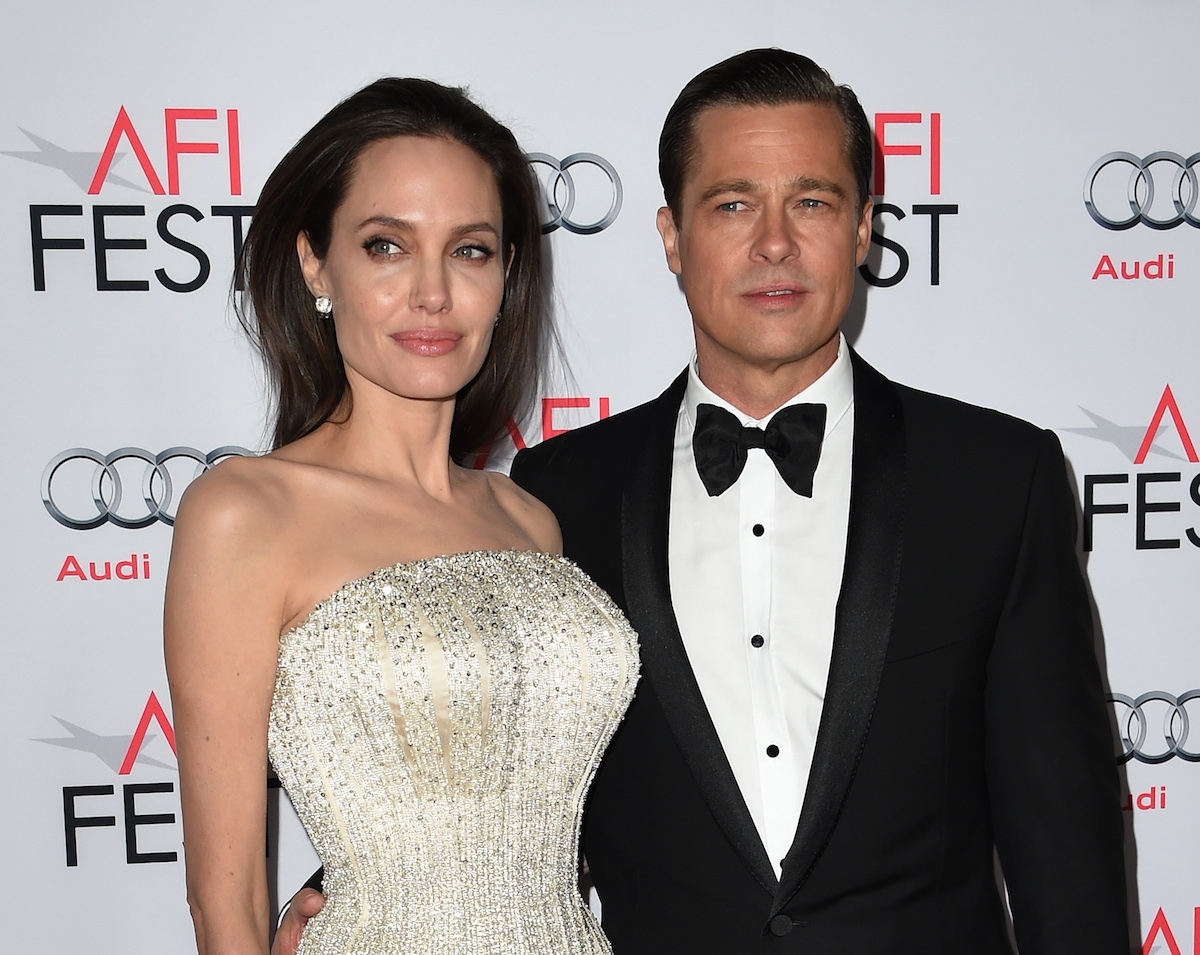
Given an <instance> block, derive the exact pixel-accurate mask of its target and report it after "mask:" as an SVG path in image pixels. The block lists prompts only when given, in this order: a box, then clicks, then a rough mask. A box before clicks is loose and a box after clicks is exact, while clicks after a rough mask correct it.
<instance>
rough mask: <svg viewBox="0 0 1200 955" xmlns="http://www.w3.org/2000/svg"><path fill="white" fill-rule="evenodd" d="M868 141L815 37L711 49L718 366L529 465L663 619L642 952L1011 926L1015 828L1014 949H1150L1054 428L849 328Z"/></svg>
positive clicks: (589, 851)
mask: <svg viewBox="0 0 1200 955" xmlns="http://www.w3.org/2000/svg"><path fill="white" fill-rule="evenodd" d="M871 152H872V144H871V135H870V129H869V126H868V124H867V120H866V117H865V116H864V114H863V112H862V108H861V107H860V106H859V104H858V101H857V99H856V98H855V97H854V94H853V93H852V92H851V91H850V90H849V88H848V87H838V86H835V85H834V84H833V82H832V81H831V80H830V79H829V77H828V75H827V74H826V73H825V72H824V71H823V70H822V69H821V68H820V67H818V66H817V65H816V64H815V63H813V62H812V61H811V60H808V59H806V58H804V57H801V56H797V55H795V54H792V53H787V52H785V51H781V50H755V51H751V52H748V53H744V54H741V55H739V56H735V57H733V58H731V59H729V60H726V61H725V62H723V63H720V64H718V65H717V66H714V67H712V68H711V69H709V70H706V71H704V72H703V73H701V74H700V75H699V76H697V77H696V78H695V79H693V80H692V81H691V82H690V83H689V84H688V85H687V87H685V89H684V90H683V92H682V93H681V94H680V96H679V98H678V100H677V101H676V102H675V105H674V106H673V107H672V108H671V111H670V113H669V114H668V116H667V120H666V123H665V125H664V128H663V134H662V138H661V140H660V145H659V160H660V164H659V169H660V175H661V177H662V180H663V187H664V192H665V195H666V201H667V206H666V207H665V208H663V209H661V210H660V211H659V215H658V227H659V231H660V233H661V234H662V238H663V245H664V248H665V251H666V256H667V262H668V265H669V267H670V268H671V270H672V271H673V272H675V273H676V275H678V276H679V279H680V282H681V285H682V287H683V290H684V293H685V296H686V298H687V302H688V308H689V310H690V312H691V315H692V320H693V324H694V328H695V337H696V354H695V358H694V360H693V362H692V365H691V366H690V368H689V369H687V370H686V371H685V372H684V373H683V374H682V375H680V377H679V378H678V379H676V381H675V382H674V383H673V384H672V385H671V386H670V387H669V388H668V389H667V390H666V391H665V392H664V393H663V394H662V395H661V396H660V397H658V398H657V399H655V400H653V401H651V402H649V403H648V404H645V405H642V406H640V407H638V408H634V409H632V410H631V411H628V412H625V413H624V414H620V415H617V416H615V417H613V418H610V419H607V420H605V421H602V422H599V423H597V424H595V425H592V426H590V427H587V428H583V429H580V430H578V431H575V432H571V433H568V434H565V435H562V436H560V437H557V438H554V439H552V440H550V441H547V442H545V443H543V444H541V445H540V446H538V447H536V448H533V449H530V450H529V451H526V452H522V453H521V455H519V456H518V458H517V460H516V462H515V464H514V466H513V472H512V473H513V477H514V479H515V480H516V481H517V482H518V483H520V484H521V485H523V486H524V487H526V488H527V489H528V490H530V491H532V492H533V493H534V494H536V495H537V496H538V497H540V498H541V499H542V500H544V501H545V502H546V503H547V504H548V505H549V506H550V507H551V508H552V509H553V510H554V512H555V514H556V515H557V517H558V520H559V522H560V524H561V526H562V531H563V541H564V549H565V552H566V554H567V556H569V557H571V558H572V559H574V560H575V561H576V562H577V563H579V565H580V566H581V567H582V568H583V569H584V570H585V571H587V572H588V573H589V574H590V575H591V576H592V577H593V578H594V579H595V580H596V581H597V583H599V584H600V585H601V586H602V587H604V588H605V589H606V590H607V591H608V592H609V593H611V594H612V595H613V597H614V599H615V600H616V601H617V603H618V604H620V605H621V606H622V607H623V608H624V609H625V610H626V612H627V613H628V615H629V618H630V620H631V622H632V623H633V625H634V627H635V628H636V629H637V631H638V633H639V635H640V638H641V648H642V666H643V676H642V681H641V684H640V685H639V687H638V691H637V697H636V699H635V701H634V703H633V705H632V706H631V708H630V710H629V712H628V714H627V716H626V718H625V722H624V723H623V724H622V726H621V727H620V729H619V730H618V732H617V735H616V737H615V738H614V740H613V742H612V744H611V746H610V748H609V750H608V752H607V754H606V755H605V757H604V760H603V762H602V764H601V768H600V770H599V772H598V774H597V777H596V780H595V783H594V785H593V787H592V790H591V795H590V797H589V805H588V811H587V814H586V816H585V828H584V846H583V849H584V853H585V855H586V858H587V861H588V863H589V866H590V869H591V873H592V878H593V880H594V882H595V884H596V887H597V890H598V892H599V894H600V898H601V901H602V903H603V910H604V927H605V930H606V931H607V933H608V935H609V937H610V939H611V940H612V944H613V949H614V952H615V953H616V955H632V953H643V952H645V953H675V952H678V953H688V955H696V953H709V952H711V953H714V955H715V953H722V955H724V953H746V952H781V953H784V952H797V953H800V952H803V953H855V955H857V953H885V952H887V953H924V952H946V953H964V955H984V953H1002V952H1003V953H1007V952H1010V951H1011V948H1010V945H1009V942H1008V936H1007V928H1006V923H1005V915H1004V911H1003V906H1002V903H1001V899H1000V895H999V892H998V890H997V886H996V880H995V875H994V857H993V848H995V849H996V850H998V853H999V857H1000V861H1001V864H1002V866H1003V870H1004V875H1005V878H1006V882H1007V887H1008V892H1009V898H1010V902H1011V907H1012V912H1013V921H1014V925H1015V933H1016V937H1017V942H1018V945H1019V947H1020V950H1021V952H1022V955H1031V953H1076V952H1078V953H1085V952H1086V953H1088V955H1097V953H1113V955H1116V953H1121V955H1126V953H1127V952H1128V951H1129V943H1128V938H1127V926H1126V914H1125V877H1124V866H1123V853H1122V831H1123V830H1122V824H1121V819H1120V809H1119V797H1118V783H1117V775H1116V766H1115V761H1114V759H1113V755H1112V747H1111V743H1110V735H1109V727H1108V720H1107V715H1106V710H1105V704H1104V698H1103V692H1102V689H1101V683H1100V677H1099V672H1098V668H1097V665H1096V660H1095V656H1094V653H1093V643H1092V632H1091V623H1090V612H1089V607H1088V601H1087V597H1086V592H1085V589H1084V584H1083V581H1082V578H1081V575H1080V572H1079V567H1078V564H1077V562H1076V559H1075V553H1074V540H1075V511H1074V503H1073V500H1072V497H1071V494H1070V491H1069V489H1068V486H1067V481H1066V476H1065V468H1064V462H1063V458H1062V453H1061V450H1060V448H1059V445H1058V442H1057V440H1056V439H1055V438H1054V436H1053V435H1052V434H1050V433H1049V432H1040V431H1038V430H1037V429H1035V428H1033V427H1032V426H1031V425H1028V424H1026V423H1024V422H1021V421H1017V420H1015V419H1012V418H1008V417H1006V416H1004V415H1001V414H999V413H996V412H992V411H986V410H983V409H979V408H973V407H970V406H967V405H964V404H960V403H958V402H954V401H951V400H949V399H946V398H940V397H937V396H933V395H928V394H924V393H921V392H917V391H914V390H911V389H909V388H905V387H903V386H900V385H896V384H893V383H892V382H890V381H888V380H887V379H885V378H884V377H882V376H881V375H880V374H879V373H878V372H876V371H875V370H874V369H872V368H871V367H870V366H869V365H867V364H866V362H864V361H863V360H862V359H861V358H859V357H858V356H857V355H856V354H854V353H853V352H852V351H851V350H850V349H849V347H848V345H847V344H846V342H845V341H844V339H842V338H841V336H840V333H839V331H838V327H839V323H840V322H841V319H842V317H843V315H844V313H845V311H846V309H847V307H848V305H849V302H850V298H851V294H852V290H853V284H854V274H855V267H856V265H858V264H859V263H861V261H862V259H863V257H864V256H865V255H866V252H867V249H868V245H869V240H870V226H871V201H870V198H869V192H868V189H869V187H868V183H869V176H870V165H871ZM299 921H300V920H299V919H294V920H293V922H292V923H291V926H290V927H292V928H294V926H295V925H297V924H299Z"/></svg>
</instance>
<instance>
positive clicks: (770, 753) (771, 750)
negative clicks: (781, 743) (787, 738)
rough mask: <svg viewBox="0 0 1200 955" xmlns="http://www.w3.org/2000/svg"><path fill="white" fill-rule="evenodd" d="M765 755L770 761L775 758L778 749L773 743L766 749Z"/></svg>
mask: <svg viewBox="0 0 1200 955" xmlns="http://www.w3.org/2000/svg"><path fill="white" fill-rule="evenodd" d="M767 755H768V756H770V757H771V758H772V759H774V758H775V757H776V756H778V755H779V747H778V746H776V745H775V744H774V743H772V744H771V745H770V746H768V747H767Z"/></svg>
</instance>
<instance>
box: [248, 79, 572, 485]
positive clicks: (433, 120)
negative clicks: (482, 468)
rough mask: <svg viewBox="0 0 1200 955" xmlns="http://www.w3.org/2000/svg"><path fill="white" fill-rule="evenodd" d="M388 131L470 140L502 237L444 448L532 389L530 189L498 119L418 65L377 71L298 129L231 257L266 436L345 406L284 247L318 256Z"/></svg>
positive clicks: (504, 414) (534, 206)
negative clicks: (261, 383) (266, 393)
mask: <svg viewBox="0 0 1200 955" xmlns="http://www.w3.org/2000/svg"><path fill="white" fill-rule="evenodd" d="M395 136H422V137H430V138H439V137H442V138H446V139H450V140H453V141H455V142H458V143H461V144H462V145H464V146H466V147H467V148H469V149H471V150H473V151H474V152H475V153H476V154H477V155H478V156H479V157H480V158H481V159H482V160H483V161H484V162H485V163H487V165H488V167H489V168H490V169H491V171H492V174H493V176H494V177H495V181H496V188H497V191H498V192H499V194H500V209H501V217H502V222H501V230H502V233H503V234H502V235H501V238H500V248H501V250H502V254H503V255H507V254H508V250H509V249H510V248H511V249H512V260H511V263H510V266H509V270H508V277H507V279H506V280H505V283H504V302H503V305H502V307H501V309H500V320H499V322H498V323H497V324H496V327H495V330H494V332H493V334H492V345H491V349H490V350H489V352H488V354H487V357H486V358H485V359H484V363H483V367H482V368H481V369H480V371H479V373H478V374H477V375H476V376H475V377H474V378H473V379H472V380H471V381H470V382H469V383H468V384H467V385H466V386H465V387H464V388H463V389H462V391H460V392H459V393H458V396H457V402H456V403H455V407H454V420H453V424H452V426H451V431H450V454H451V457H453V458H454V460H456V461H459V462H462V461H464V460H465V459H466V458H467V457H468V456H469V455H471V454H473V453H474V452H477V451H479V450H481V449H482V448H484V447H486V446H487V445H488V444H489V443H490V442H491V441H493V440H494V439H495V438H497V437H499V436H500V435H501V434H502V432H503V431H504V429H505V427H506V423H507V422H508V420H509V418H513V419H516V420H521V418H522V417H523V415H524V414H525V413H526V412H527V411H528V410H529V408H530V406H531V403H532V401H533V399H534V397H535V390H536V387H537V384H538V378H539V376H540V374H541V372H542V370H543V369H544V364H545V356H546V350H547V347H548V343H549V341H550V338H551V334H552V332H551V329H550V326H549V322H550V309H549V296H548V292H549V289H548V284H549V283H548V279H547V276H546V273H545V268H544V263H543V256H542V233H541V204H542V199H541V192H540V189H539V186H538V184H537V181H536V179H535V178H534V175H533V172H532V171H531V170H530V168H529V163H528V161H527V160H526V158H525V155H524V153H523V152H522V151H521V147H520V146H519V145H518V144H517V141H516V139H515V138H514V137H513V134H512V133H511V132H510V131H509V130H508V128H507V127H505V126H503V125H501V124H500V123H499V122H497V121H496V120H495V119H493V118H492V117H491V116H490V115H489V114H488V113H487V112H486V111H485V110H484V109H483V108H482V107H480V106H478V105H477V104H476V103H474V102H472V101H471V99H470V98H469V97H468V96H467V94H466V92H465V91H464V90H462V89H458V88H455V87H447V86H442V85H440V84H438V83H434V82H431V81H429V80H423V79H411V78H406V79H398V78H395V77H388V78H384V79H380V80H377V81H375V82H374V83H372V84H370V85H369V86H366V87H364V88H363V89H361V90H359V91H358V92H357V93H354V94H353V95H351V96H349V97H348V98H346V99H345V100H343V101H342V102H341V103H339V104H338V105H337V106H335V107H334V108H333V109H331V110H330V111H329V112H328V113H326V114H325V116H324V117H322V118H321V119H320V121H318V122H317V124H316V125H315V126H314V127H313V128H312V129H310V130H309V131H308V132H307V133H305V134H304V135H303V136H302V137H301V138H300V141H299V142H297V143H296V145H295V146H293V147H292V149H291V150H290V151H289V152H288V154H287V155H286V156H284V157H283V159H282V160H281V161H280V163H279V165H278V166H276V167H275V170H274V172H272V173H271V175H270V176H269V177H268V179H267V182H266V185H264V186H263V190H262V194H261V195H260V196H259V199H258V204H257V206H256V207H255V212H254V219H253V221H252V222H251V224H250V228H249V230H248V231H247V234H246V241H245V244H244V245H243V247H242V251H241V255H240V257H239V259H238V263H237V274H238V277H239V279H240V282H239V283H238V284H239V286H240V287H243V288H245V290H246V292H245V293H244V294H243V295H242V296H241V297H240V300H239V301H238V302H237V313H238V318H239V320H240V321H241V323H242V327H243V328H244V329H245V330H246V332H247V334H249V336H250V339H251V341H252V342H253V343H254V345H255V346H256V347H257V348H258V351H259V353H260V354H261V356H262V359H263V363H264V365H265V366H266V370H267V377H268V380H269V382H270V385H271V388H272V393H273V394H272V397H273V400H274V408H273V411H274V416H275V424H274V434H273V442H272V444H273V447H276V448H278V447H281V446H282V445H285V444H288V443H289V442H292V441H295V440H297V439H298V438H302V437H304V436H305V435H306V434H310V433H311V432H313V431H315V430H316V429H317V428H318V427H320V426H321V425H322V424H323V423H324V422H326V421H329V420H331V419H332V418H333V417H334V416H335V415H337V416H338V417H339V419H343V418H344V416H345V415H346V414H349V413H351V411H352V409H351V408H350V398H351V395H350V392H349V385H348V383H347V379H346V369H345V365H344V364H343V361H342V355H341V352H340V351H339V349H338V344H337V336H336V335H335V333H334V324H333V322H331V321H329V320H328V319H327V318H324V317H322V316H320V315H318V314H317V312H316V310H315V308H314V305H313V296H312V293H311V292H309V290H308V287H307V285H305V282H304V276H303V274H302V272H301V270H300V262H299V258H298V256H297V254H296V239H297V236H299V234H300V233H301V232H303V233H305V234H306V235H307V236H308V242H309V245H310V246H311V247H312V250H313V252H314V253H315V254H316V256H317V257H318V258H320V259H324V258H325V256H326V255H327V254H328V252H329V243H330V239H331V232H332V226H333V217H334V213H335V212H336V211H337V209H338V207H339V206H341V204H342V202H343V200H344V199H345V196H346V191H347V189H348V187H349V184H350V179H351V176H352V175H353V173H354V169H355V164H356V162H357V160H358V157H359V156H360V155H361V154H362V152H363V150H364V149H366V148H367V147H368V146H370V145H371V144H372V143H375V142H379V141H381V140H384V139H390V138H392V137H395Z"/></svg>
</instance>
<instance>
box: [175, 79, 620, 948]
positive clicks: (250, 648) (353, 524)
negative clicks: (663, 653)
mask: <svg viewBox="0 0 1200 955" xmlns="http://www.w3.org/2000/svg"><path fill="white" fill-rule="evenodd" d="M540 242H541V235H540V228H539V193H538V189H537V184H536V182H535V181H534V179H533V177H532V174H531V173H530V171H529V168H528V164H527V162H526V160H525V157H524V155H523V154H522V152H521V150H520V148H519V147H518V146H517V143H516V141H515V140H514V139H513V137H512V134H511V133H510V132H509V131H508V130H507V129H505V128H504V127H503V126H501V125H499V124H498V123H497V122H496V121H495V120H493V119H492V118H491V117H490V116H489V115H488V114H487V113H486V112H484V111H483V110H482V109H480V108H479V107H478V106H476V105H475V104H474V103H472V102H471V101H470V100H468V99H467V98H466V96H465V95H463V93H462V92H461V91H460V90H455V89H447V88H445V87H442V86H438V85H437V84H435V83H430V82H427V81H422V80H413V79H385V80H380V81H378V82H376V83H373V84H371V85H370V86H368V87H366V88H365V89H363V90H361V91H359V92H358V93H356V94H354V95H353V96H351V97H349V98H348V99H347V100H345V101H344V102H343V103H341V104H340V105H339V106H337V107H335V108H334V109H333V110H332V111H330V113H329V114H328V115H326V116H325V117H324V118H323V119H322V120H321V121H320V122H319V123H317V125H316V126H315V127H314V128H313V129H312V130H310V131H309V132H308V133H307V134H306V135H305V136H304V137H303V138H302V139H301V140H300V141H299V143H297V144H296V146H295V147H294V148H293V149H292V150H291V152H290V153H289V154H288V155H287V156H286V157H285V158H284V160H283V161H282V162H281V163H280V164H279V166H278V167H277V168H276V170H275V171H274V172H273V173H272V174H271V177H270V178H269V179H268V181H267V184H266V186H265V187H264V188H263V193H262V196H261V197H260V199H259V203H258V206H257V209H256V214H255V217H254V221H253V223H252V225H251V227H250V230H249V233H248V235H247V239H246V244H245V248H244V250H243V255H242V259H241V262H240V263H239V269H240V270H241V275H242V277H243V279H244V283H245V287H246V289H247V290H248V294H249V297H250V299H251V300H252V306H253V307H252V309H250V310H246V309H243V310H242V312H241V314H242V319H243V324H245V325H246V326H247V327H248V329H249V330H250V332H251V335H252V337H253V338H254V340H255V342H256V344H258V346H259V348H260V350H261V352H262V354H263V357H264V360H265V363H266V367H267V371H268V374H269V377H270V379H271V381H272V382H273V384H274V386H275V393H276V399H277V414H276V425H275V442H274V443H275V449H274V450H273V451H272V452H271V453H270V454H267V455H265V456H263V457H260V458H242V459H231V460H229V461H227V462H226V463H223V464H221V465H220V466H219V467H217V468H214V469H213V470H212V471H210V472H209V473H207V474H205V475H204V476H203V477H201V478H200V479H199V480H197V481H195V482H194V483H193V484H192V486H191V487H190V488H189V490H188V493H187V494H186V495H185V498H184V500H183V502H182V504H181V507H180V510H179V515H178V519H177V522H176V525H175V538H174V544H173V548H172V554H171V570H170V575H169V578H168V582H167V600H166V614H165V618H166V619H165V634H166V637H165V642H166V657H167V670H168V676H169V678H170V685H171V698H172V702H173V708H174V718H175V729H176V734H177V743H178V750H179V767H180V785H181V796H182V802H183V818H184V835H185V844H186V857H187V882H188V898H189V902H190V904H191V907H192V914H193V919H194V921H195V926H196V938H197V942H198V946H199V949H200V951H201V953H203V955H225V953H243V952H245V953H259V955H265V953H266V952H267V936H268V927H267V926H268V921H267V916H268V911H267V910H268V901H267V885H266V872H265V864H264V860H263V851H262V846H263V842H264V836H265V834H264V831H263V830H264V819H265V814H266V790H265V786H264V781H265V778H266V772H267V758H268V751H269V754H270V759H271V762H272V764H273V765H274V768H275V770H276V772H277V773H278V775H279V777H280V779H281V780H282V781H283V783H284V786H285V788H286V789H287V791H288V794H289V796H290V797H291V800H292V803H293V805H294V806H295V807H296V810H297V812H298V813H299V815H300V817H301V819H302V821H303V822H304V824H305V827H306V829H307V831H308V833H309V836H310V838H311V839H312V841H313V843H314V845H315V846H316V848H317V850H318V853H319V854H320V855H321V858H322V862H323V863H324V865H325V892H326V894H327V902H326V905H325V908H324V910H323V911H322V912H321V914H320V915H319V916H318V917H317V918H315V919H313V921H312V922H311V923H310V924H309V927H308V929H307V930H306V932H305V938H304V941H303V942H302V946H301V950H302V952H303V953H305V955H322V953H332V952H339V953H341V952H354V953H376V952H395V953H404V955H408V953H416V952H434V951H437V952H443V951H454V952H466V953H474V952H513V953H518V952H520V953H525V952H528V953H531V955H532V953H535V952H536V953H539V955H542V953H546V952H606V951H608V945H607V942H606V941H605V940H604V937H603V935H602V934H601V932H600V930H599V927H598V926H597V925H596V924H595V922H594V920H593V919H592V918H591V915H590V913H589V912H587V910H586V908H585V907H584V906H583V904H582V902H581V900H580V898H579V894H578V892H577V891H576V888H575V886H576V862H577V852H578V826H579V814H580V809H581V805H582V800H583V795H584V792H585V791H586V788H587V784H588V782H589V781H590V778H591V774H592V772H593V770H594V768H595V764H596V761H597V759H598V756H599V753H600V752H601V751H602V749H603V746H604V744H605V743H606V742H607V740H608V738H609V736H610V735H611V733H612V731H613V729H614V726H615V723H616V721H617V720H618V719H619V718H620V715H621V713H622V712H623V711H624V708H625V706H626V705H627V704H628V702H629V698H630V696H631V694H632V689H633V684H634V681H635V679H636V672H637V657H636V645H635V639H634V636H633V634H632V632H631V631H630V630H629V628H628V625H627V624H626V623H625V621H624V619H623V618H622V617H621V616H620V613H619V611H617V610H616V609H615V607H614V606H613V605H612V603H611V602H610V601H609V600H608V598H607V597H606V596H605V595H604V594H603V593H602V592H600V591H599V590H598V589H597V588H596V587H595V586H594V585H593V584H592V583H591V582H590V581H589V580H588V579H587V578H586V577H584V575H583V574H582V573H581V572H580V571H579V570H578V569H577V568H575V567H574V565H573V564H571V563H569V562H568V561H566V560H565V559H563V558H562V557H560V556H556V555H557V554H559V552H560V543H561V542H560V538H559V533H558V528H557V525H556V523H555V521H554V518H553V516H552V515H551V514H550V513H549V511H547V510H546V509H545V508H544V507H543V506H542V505H541V504H539V503H538V502H537V501H535V500H534V499H533V498H531V497H529V496H528V495H526V494H525V493H524V492H522V491H520V490H519V489H518V488H516V486H515V485H513V484H512V483H511V482H509V481H508V480H507V479H506V478H504V477H502V476H500V475H497V474H492V473H485V472H481V471H473V470H468V469H464V468H463V467H461V466H460V465H459V464H458V463H456V462H460V461H462V460H464V458H465V457H466V456H468V455H470V454H471V453H472V452H475V451H477V450H479V449H480V448H482V447H483V446H485V445H486V444H487V443H488V442H489V441H491V440H492V439H493V438H495V437H496V436H497V435H498V433H499V432H500V431H501V430H502V428H503V426H504V423H505V421H506V420H507V419H508V417H509V416H510V415H513V414H517V415H519V414H520V413H521V412H522V411H523V410H524V409H525V408H526V407H527V403H528V401H529V400H530V397H531V389H532V387H533V385H534V383H535V379H536V376H537V373H538V371H539V366H540V359H541V354H542V345H543V342H544V341H545V339H546V336H547V327H546V323H547V308H546V304H545V303H546V289H545V285H544V279H543V270H542V259H541V245H540Z"/></svg>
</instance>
